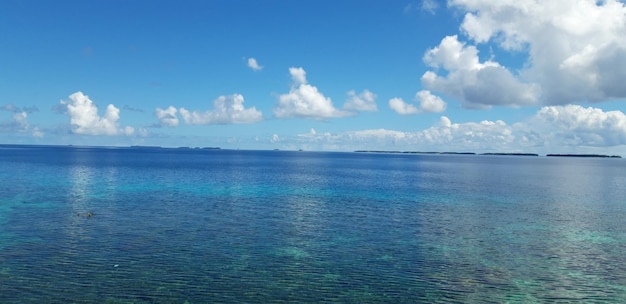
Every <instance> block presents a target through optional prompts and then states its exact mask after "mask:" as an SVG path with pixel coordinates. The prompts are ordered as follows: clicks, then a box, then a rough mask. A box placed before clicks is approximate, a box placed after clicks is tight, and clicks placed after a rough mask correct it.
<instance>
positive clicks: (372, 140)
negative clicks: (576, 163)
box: [285, 105, 626, 153]
mask: <svg viewBox="0 0 626 304" xmlns="http://www.w3.org/2000/svg"><path fill="white" fill-rule="evenodd" d="M297 139H298V140H299V141H300V143H301V144H302V145H306V144H309V145H317V146H319V147H323V148H329V147H333V146H343V147H352V148H353V149H368V148H371V149H380V147H385V149H388V150H394V149H399V150H411V151H442V149H446V150H453V151H475V152H485V151H487V152H488V151H492V152H493V151H495V152H535V153H561V152H580V149H583V150H588V149H594V148H598V149H606V148H611V147H613V148H616V149H620V147H621V148H624V146H625V145H626V115H625V114H624V113H623V112H621V111H603V110H601V109H597V108H593V107H587V108H585V107H582V106H577V105H567V106H545V107H542V108H541V109H540V110H539V111H537V112H536V113H535V115H533V116H532V117H530V118H529V119H527V120H525V121H523V122H519V123H514V124H507V123H506V122H504V121H502V120H495V121H490V120H484V121H480V122H464V123H455V122H452V121H451V120H450V118H448V117H446V116H441V118H440V120H439V123H437V124H436V125H433V126H431V127H429V128H427V129H424V130H421V131H416V132H402V131H395V130H388V129H371V130H359V131H350V132H344V133H337V134H332V133H322V132H309V133H305V134H300V135H299V136H298V137H297ZM285 141H287V140H286V139H285Z"/></svg>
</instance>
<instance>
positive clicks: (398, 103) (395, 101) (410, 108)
mask: <svg viewBox="0 0 626 304" xmlns="http://www.w3.org/2000/svg"><path fill="white" fill-rule="evenodd" d="M415 100H417V101H418V102H419V107H416V106H414V105H412V104H409V103H407V102H405V101H404V100H403V99H402V98H397V97H396V98H392V99H390V100H389V108H391V109H392V110H394V111H395V112H396V113H398V114H400V115H410V114H417V113H424V112H432V113H440V112H443V111H445V110H446V102H445V101H443V100H442V99H441V98H440V97H439V96H435V95H433V94H432V93H431V92H430V91H428V90H422V91H419V92H417V94H415Z"/></svg>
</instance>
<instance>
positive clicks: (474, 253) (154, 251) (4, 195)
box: [0, 147, 626, 303]
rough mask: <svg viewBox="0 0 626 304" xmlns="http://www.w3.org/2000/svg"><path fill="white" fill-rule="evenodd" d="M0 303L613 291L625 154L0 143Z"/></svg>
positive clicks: (519, 296)
mask: <svg viewBox="0 0 626 304" xmlns="http://www.w3.org/2000/svg"><path fill="white" fill-rule="evenodd" d="M0 168H1V169H0V181H1V183H0V302H3V303H5V302H9V303H11V302H15V303H18V302H19V303H43V302H45V303H67V302H99V303H102V302H105V303H106V302H110V303H119V302H128V303H131V302H132V303H176V302H178V303H184V302H187V303H208V302H222V303H228V302H229V303H242V302H248V303H249V302H295V303H301V302H344V303H345V302H352V303H363V302H394V303H402V302H405V303H415V302H430V303H437V302H440V303H454V302H458V303H468V302H481V303H484V302H496V303H500V302H509V303H532V302H537V303H540V302H558V301H563V302H571V301H580V302H586V303H589V302H626V287H625V286H626V255H624V252H626V225H624V224H623V223H624V218H626V162H624V161H623V160H622V159H586V158H585V159H573V158H546V157H512V156H478V155H469V156H468V155H413V154H411V155H408V154H407V155H405V154H366V153H322V152H317V153H314V152H283V151H230V150H180V149H92V148H68V147H30V148H25V147H11V148H7V147H3V148H0Z"/></svg>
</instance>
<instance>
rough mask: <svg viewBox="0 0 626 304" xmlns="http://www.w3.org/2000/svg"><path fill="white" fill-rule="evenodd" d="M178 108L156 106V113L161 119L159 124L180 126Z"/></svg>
mask: <svg viewBox="0 0 626 304" xmlns="http://www.w3.org/2000/svg"><path fill="white" fill-rule="evenodd" d="M176 112H178V111H177V110H176V108H174V107H173V106H169V107H167V109H161V108H156V110H154V115H155V116H156V117H157V118H158V119H159V126H166V127H176V126H178V116H176Z"/></svg>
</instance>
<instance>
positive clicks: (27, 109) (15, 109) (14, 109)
mask: <svg viewBox="0 0 626 304" xmlns="http://www.w3.org/2000/svg"><path fill="white" fill-rule="evenodd" d="M0 110H2V111H7V112H13V113H20V112H25V113H28V114H31V113H35V112H39V108H37V107H36V106H32V107H21V108H20V107H17V106H15V105H14V104H12V103H7V104H5V105H3V106H1V107H0Z"/></svg>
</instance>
